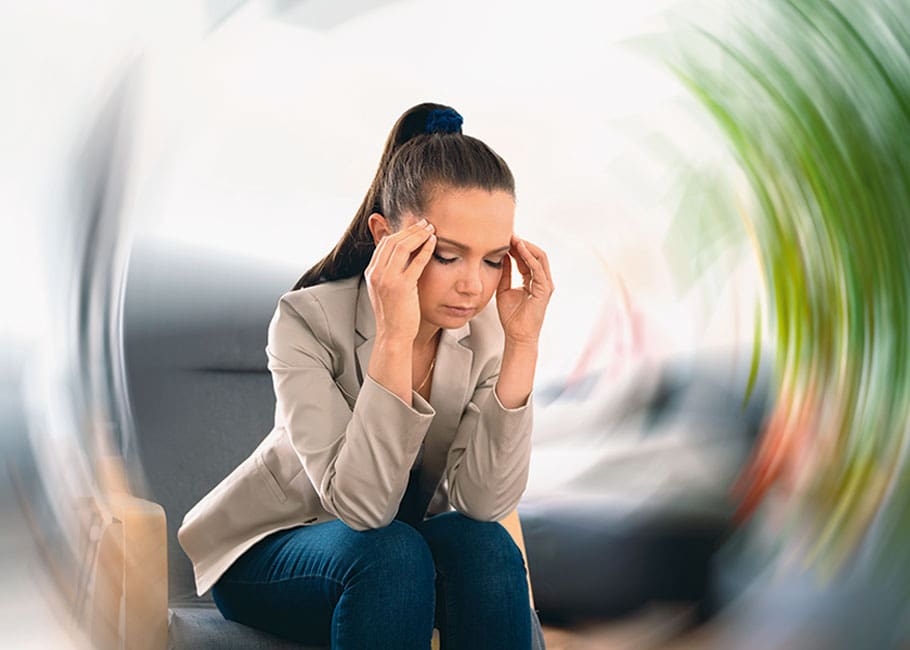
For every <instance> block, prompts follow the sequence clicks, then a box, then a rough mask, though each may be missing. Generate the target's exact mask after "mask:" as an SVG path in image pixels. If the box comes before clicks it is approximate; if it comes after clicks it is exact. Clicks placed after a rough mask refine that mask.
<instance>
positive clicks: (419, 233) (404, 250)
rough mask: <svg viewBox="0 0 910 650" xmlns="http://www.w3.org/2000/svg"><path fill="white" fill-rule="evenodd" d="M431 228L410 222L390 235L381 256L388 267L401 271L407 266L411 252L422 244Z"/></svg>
mask: <svg viewBox="0 0 910 650" xmlns="http://www.w3.org/2000/svg"><path fill="white" fill-rule="evenodd" d="M432 232H433V230H432V228H427V227H425V226H417V224H412V225H411V226H409V227H408V228H405V229H403V230H401V231H399V232H397V233H395V234H394V235H390V236H389V239H388V242H387V243H386V248H387V249H388V250H387V252H384V253H385V257H384V258H383V259H384V260H385V262H386V264H387V265H388V266H389V268H392V269H394V270H395V271H397V272H402V271H404V270H405V268H407V266H408V262H409V261H410V259H411V257H412V256H413V254H414V253H415V252H416V251H417V250H419V249H420V247H421V246H423V244H424V242H426V241H427V239H428V238H429V236H430V234H431V233H432Z"/></svg>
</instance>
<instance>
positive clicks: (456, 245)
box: [436, 237, 512, 255]
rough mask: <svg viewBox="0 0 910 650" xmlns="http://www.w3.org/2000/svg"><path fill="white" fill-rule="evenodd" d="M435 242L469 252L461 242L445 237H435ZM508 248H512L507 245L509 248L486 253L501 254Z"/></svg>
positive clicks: (505, 247)
mask: <svg viewBox="0 0 910 650" xmlns="http://www.w3.org/2000/svg"><path fill="white" fill-rule="evenodd" d="M436 240H437V241H439V242H443V243H445V244H451V245H452V246H454V247H455V248H459V249H461V250H463V251H469V250H471V249H470V247H468V246H465V245H464V244H462V243H461V242H457V241H455V240H454V239H448V238H446V237H437V238H436ZM510 248H512V246H511V245H509V246H500V247H499V248H497V249H495V250H492V251H490V252H489V253H487V255H493V254H494V253H501V252H503V251H507V250H509V249H510Z"/></svg>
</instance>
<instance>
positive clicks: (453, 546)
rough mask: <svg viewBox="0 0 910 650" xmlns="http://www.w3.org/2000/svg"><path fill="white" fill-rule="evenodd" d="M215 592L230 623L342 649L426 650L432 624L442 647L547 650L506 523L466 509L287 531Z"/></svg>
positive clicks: (253, 553)
mask: <svg viewBox="0 0 910 650" xmlns="http://www.w3.org/2000/svg"><path fill="white" fill-rule="evenodd" d="M212 595H213V598H214V600H215V604H216V605H217V606H218V609H219V610H220V611H221V613H222V615H223V616H224V617H225V618H227V619H229V620H232V621H236V622H238V623H243V624H244V625H248V626H251V627H255V628H258V629H261V630H265V631H267V632H271V633H272V634H276V635H278V636H282V637H285V638H287V639H291V640H295V641H298V642H301V643H305V644H311V645H329V644H331V647H332V648H333V650H355V649H357V650H359V649H361V648H396V649H401V650H406V649H410V648H414V649H419V650H426V649H427V648H429V647H430V639H431V637H432V634H433V627H434V626H435V627H437V628H438V629H439V632H440V646H441V649H442V650H453V649H468V648H470V649H478V650H480V649H483V648H496V649H497V650H509V649H511V648H516V649H520V650H528V649H529V648H533V649H534V650H537V649H543V647H544V646H543V635H542V633H541V631H540V623H539V621H538V619H537V615H536V613H535V612H534V611H533V610H531V608H530V604H529V599H528V587H527V578H526V575H525V566H524V560H523V558H522V555H521V551H520V550H519V549H518V546H517V545H516V544H515V542H514V541H513V540H512V537H511V536H510V535H509V533H508V532H507V531H506V530H505V528H503V527H502V526H501V525H500V524H499V523H497V522H482V521H475V520H473V519H470V518H468V517H465V516H464V515H462V514H460V513H457V512H446V513H443V514H439V515H436V516H434V517H431V518H430V519H427V520H426V521H421V522H419V523H416V524H415V525H413V526H412V525H411V524H408V523H405V522H404V521H401V520H399V519H396V520H394V521H392V523H391V524H389V525H388V526H386V527H384V528H377V529H374V530H367V531H355V530H354V529H352V528H350V527H349V526H347V525H346V524H344V523H343V522H341V521H339V520H335V521H331V522H327V523H324V524H317V525H315V526H302V527H298V528H291V529H289V530H283V531H279V532H277V533H274V534H272V535H270V536H268V537H266V538H265V539H263V540H261V541H259V542H258V543H257V544H255V545H254V546H253V547H252V548H250V549H249V550H248V551H247V552H246V553H244V554H243V555H242V556H241V557H240V558H238V559H237V561H235V562H234V564H233V565H231V567H230V568H229V569H228V570H227V571H226V572H225V573H224V575H222V577H221V578H220V579H219V580H218V582H217V584H216V585H215V586H214V587H213V588H212ZM532 637H533V639H534V643H533V645H532Z"/></svg>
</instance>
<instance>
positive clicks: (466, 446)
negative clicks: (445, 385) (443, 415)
mask: <svg viewBox="0 0 910 650" xmlns="http://www.w3.org/2000/svg"><path fill="white" fill-rule="evenodd" d="M500 362H501V360H500ZM498 379H499V369H498V367H497V369H496V372H495V374H493V375H490V376H488V377H487V378H486V379H484V380H482V381H480V382H479V383H478V384H477V387H476V388H475V390H474V393H473V395H472V396H471V399H470V401H469V402H468V405H467V407H466V408H465V411H464V414H463V415H462V417H461V422H460V423H459V425H458V430H457V431H456V433H455V438H454V439H453V441H452V445H451V446H450V447H449V453H448V456H447V458H446V478H447V480H448V490H449V503H451V504H452V506H453V507H454V508H455V509H456V510H457V511H459V512H461V513H462V514H463V515H466V516H468V517H471V518H472V519H478V520H480V521H499V520H500V519H502V518H503V517H505V516H506V515H508V514H509V513H510V512H512V510H514V509H515V508H516V507H517V506H518V502H519V501H520V500H521V497H522V495H523V494H524V492H525V489H526V488H527V485H528V472H529V467H530V462H531V429H532V427H533V412H534V411H533V400H532V398H533V392H532V393H531V394H530V395H529V396H528V399H527V401H526V402H525V403H524V404H523V405H522V406H519V407H516V408H512V409H509V408H506V407H504V406H503V405H502V402H500V401H499V397H498V396H497V395H496V391H495V386H496V381H497V380H498Z"/></svg>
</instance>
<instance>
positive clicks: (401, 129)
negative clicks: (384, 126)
mask: <svg viewBox="0 0 910 650" xmlns="http://www.w3.org/2000/svg"><path fill="white" fill-rule="evenodd" d="M461 123H462V119H461V116H460V115H459V114H458V113H457V112H455V110H454V109H452V108H450V107H448V106H443V105H441V104H431V103H424V104H418V105H417V106H414V107H413V108H410V109H408V110H407V111H405V113H404V114H403V115H402V116H401V117H399V118H398V121H397V122H395V126H393V127H392V131H391V133H389V137H388V138H387V139H386V143H385V147H384V148H383V151H382V157H381V158H380V160H379V167H378V168H377V170H376V175H375V176H374V177H373V182H372V183H371V184H370V188H369V189H368V190H367V193H366V196H364V198H363V201H362V202H361V204H360V207H359V208H358V209H357V212H356V213H355V215H354V219H353V220H352V221H351V223H350V225H348V228H347V230H346V231H345V233H344V235H342V237H341V239H340V240H339V242H338V244H336V246H335V248H334V249H332V252H330V253H329V254H328V255H326V256H325V257H324V258H323V259H322V260H320V261H319V262H318V263H316V264H315V265H314V266H313V267H312V268H310V269H309V270H308V271H307V272H306V273H304V274H303V275H302V276H301V277H300V279H299V280H298V281H297V283H296V284H295V285H294V290H297V289H301V288H304V287H310V286H313V285H316V284H320V283H322V282H330V281H333V280H342V279H344V278H350V277H354V276H357V275H360V274H361V273H363V272H364V271H365V270H366V268H367V266H368V265H369V263H370V260H371V259H372V257H373V251H374V250H375V249H376V245H375V244H374V243H373V235H372V233H371V232H370V229H369V225H368V224H369V217H370V215H371V214H373V213H374V212H377V213H379V214H382V215H384V216H385V217H386V219H388V221H389V223H390V225H391V226H392V228H394V229H396V230H397V228H398V226H399V225H400V222H401V216H402V214H404V213H405V212H414V213H420V212H422V211H423V210H424V208H425V207H426V204H427V202H428V201H429V199H430V198H431V194H432V192H433V191H434V190H436V189H438V188H439V187H454V188H469V187H478V188H483V189H486V190H488V191H493V190H495V189H501V190H505V191H507V192H509V193H510V194H512V195H514V194H515V181H514V179H513V177H512V172H511V171H509V168H508V165H506V163H505V161H504V160H502V158H500V157H499V156H498V155H497V154H496V153H495V152H494V151H493V150H492V149H490V148H489V147H488V146H487V145H485V144H484V143H483V142H481V141H480V140H478V139H476V138H472V137H471V136H467V135H463V134H462V133H461Z"/></svg>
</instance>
